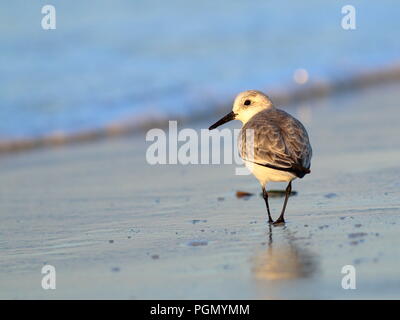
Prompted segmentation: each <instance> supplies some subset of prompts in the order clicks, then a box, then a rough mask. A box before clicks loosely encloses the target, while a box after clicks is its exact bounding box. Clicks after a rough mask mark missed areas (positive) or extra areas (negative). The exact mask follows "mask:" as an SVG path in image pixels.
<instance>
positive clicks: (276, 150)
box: [238, 109, 312, 175]
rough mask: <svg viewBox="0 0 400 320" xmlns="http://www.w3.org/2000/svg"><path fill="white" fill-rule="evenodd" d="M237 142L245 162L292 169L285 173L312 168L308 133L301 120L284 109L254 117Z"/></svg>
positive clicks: (266, 111) (244, 127)
mask: <svg viewBox="0 0 400 320" xmlns="http://www.w3.org/2000/svg"><path fill="white" fill-rule="evenodd" d="M246 132H247V134H246ZM252 132H253V133H254V144H252V143H251V137H252V135H251V133H252ZM238 140H239V152H240V156H241V157H242V158H243V159H245V160H249V161H252V162H255V163H257V164H261V165H266V166H270V167H277V168H282V169H289V170H285V171H290V169H294V170H300V171H301V170H302V168H303V169H309V168H310V164H311V163H310V162H311V156H312V149H311V145H310V142H309V138H308V135H307V131H306V129H305V128H304V126H303V125H302V124H301V123H300V121H298V120H296V119H295V118H293V117H292V116H291V115H289V114H288V113H286V112H284V111H282V110H278V109H272V110H265V111H263V112H260V113H258V114H257V115H255V116H254V117H253V118H252V119H250V120H249V121H248V122H247V123H246V124H245V125H244V126H243V128H242V131H241V133H240V136H239V139H238ZM252 146H254V148H253V149H252ZM252 159H253V160H252ZM306 171H307V170H305V173H308V172H306ZM303 175H304V174H303Z"/></svg>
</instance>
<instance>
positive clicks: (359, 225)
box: [354, 223, 362, 228]
mask: <svg viewBox="0 0 400 320" xmlns="http://www.w3.org/2000/svg"><path fill="white" fill-rule="evenodd" d="M361 226H362V224H361V223H357V224H355V225H354V227H355V228H360V227H361Z"/></svg>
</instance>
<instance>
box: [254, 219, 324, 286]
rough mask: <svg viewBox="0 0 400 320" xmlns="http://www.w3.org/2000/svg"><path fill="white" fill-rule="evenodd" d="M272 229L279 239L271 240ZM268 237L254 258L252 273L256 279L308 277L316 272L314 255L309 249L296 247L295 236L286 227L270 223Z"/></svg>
mask: <svg viewBox="0 0 400 320" xmlns="http://www.w3.org/2000/svg"><path fill="white" fill-rule="evenodd" d="M273 229H274V230H273ZM272 231H274V232H276V233H277V234H276V236H277V238H278V239H277V240H279V241H275V242H274V241H273V232H272ZM268 238H269V240H268V248H267V249H266V250H265V251H264V252H262V253H261V254H259V255H258V256H257V257H255V258H254V267H253V273H254V275H255V277H256V278H257V279H260V280H261V279H262V280H289V279H299V278H308V277H310V276H312V275H313V274H314V273H315V272H316V270H317V263H316V258H315V256H314V255H313V254H312V253H311V252H310V251H309V250H306V249H305V248H300V247H298V245H297V244H296V238H295V237H294V235H293V234H292V233H291V232H290V231H289V229H288V228H287V227H283V228H276V227H271V225H270V226H269V233H268ZM280 238H281V239H280Z"/></svg>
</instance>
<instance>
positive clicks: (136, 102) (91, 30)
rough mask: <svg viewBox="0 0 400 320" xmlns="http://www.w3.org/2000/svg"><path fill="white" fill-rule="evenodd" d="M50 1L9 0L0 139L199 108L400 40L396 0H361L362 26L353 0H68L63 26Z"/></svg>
mask: <svg viewBox="0 0 400 320" xmlns="http://www.w3.org/2000/svg"><path fill="white" fill-rule="evenodd" d="M45 4H48V3H47V2H46V1H22V0H15V1H8V2H2V3H1V4H0V21H2V27H1V28H0V37H1V39H2V41H1V43H0V52H1V59H0V119H3V121H1V122H0V140H6V139H9V138H18V137H19V138H21V137H32V136H40V135H43V134H47V133H50V132H51V133H54V132H60V131H63V132H75V131H80V130H83V129H92V128H97V127H101V126H103V125H105V124H109V123H110V122H121V121H141V120H143V119H144V118H145V117H150V116H151V117H157V116H162V115H166V114H167V115H175V116H176V115H191V114H193V113H194V112H195V111H198V110H209V109H211V108H214V107H215V105H216V104H218V103H221V102H223V103H226V102H227V101H230V100H231V99H232V97H233V96H234V95H235V94H236V93H237V92H238V91H242V90H243V89H249V88H254V89H268V88H271V87H273V88H275V87H277V86H278V87H279V86H282V85H285V86H287V85H289V84H291V83H293V79H292V78H293V72H294V70H296V69H298V68H305V69H307V70H308V72H309V75H310V79H311V80H318V79H321V78H325V79H331V78H335V77H341V76H344V75H346V74H349V73H352V72H355V71H358V70H363V69H365V68H366V67H379V66H380V65H384V64H386V63H388V62H392V61H393V60H396V59H398V58H399V52H400V41H399V40H398V34H397V32H396V30H398V29H399V28H400V21H399V19H398V16H399V14H400V6H398V5H397V1H396V0H383V1H379V2H376V1H354V3H353V4H354V6H355V7H356V9H357V30H355V31H344V30H343V29H342V28H341V25H340V22H341V18H342V14H341V7H342V5H344V3H343V4H342V3H336V2H326V1H325V2H321V1H317V0H312V1H307V3H301V4H300V3H299V4H297V3H296V4H294V3H293V1H289V0H283V1H282V0H279V1H263V0H258V1H252V2H251V4H249V3H248V2H246V1H229V2H228V1H211V0H206V1H201V2H197V3H194V2H192V3H188V2H187V1H180V0H172V1H168V2H166V1H129V0H118V1H112V2H110V1H105V0H98V1H96V3H95V4H94V3H93V1H87V0H86V1H79V3H77V2H71V1H62V2H57V3H55V4H54V5H55V7H56V10H57V29H56V30H52V31H44V30H42V29H41V25H40V22H41V18H42V15H41V7H42V6H43V5H45ZM139 116H140V117H139ZM133 117H135V119H134V120H133ZM4 119H7V121H4ZM138 119H139V120H138Z"/></svg>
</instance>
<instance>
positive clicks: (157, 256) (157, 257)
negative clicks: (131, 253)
mask: <svg viewBox="0 0 400 320" xmlns="http://www.w3.org/2000/svg"><path fill="white" fill-rule="evenodd" d="M151 258H152V259H153V260H157V259H159V258H160V256H159V255H158V254H153V255H152V256H151Z"/></svg>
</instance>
